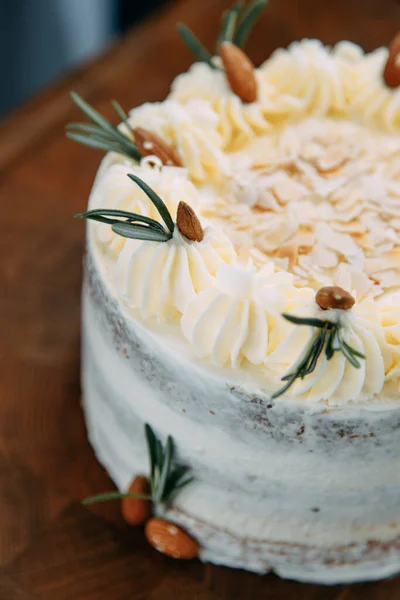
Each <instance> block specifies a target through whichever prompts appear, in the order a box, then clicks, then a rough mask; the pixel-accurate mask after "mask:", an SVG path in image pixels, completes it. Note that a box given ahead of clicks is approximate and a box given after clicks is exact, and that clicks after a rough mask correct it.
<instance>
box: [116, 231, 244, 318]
mask: <svg viewBox="0 0 400 600" xmlns="http://www.w3.org/2000/svg"><path fill="white" fill-rule="evenodd" d="M234 256H235V251H234V249H233V247H232V244H231V243H230V241H229V240H228V238H227V237H226V236H225V235H224V234H223V232H222V231H220V230H218V229H216V228H215V227H213V226H206V227H205V230H204V239H203V240H202V241H201V242H191V241H190V240H188V239H187V238H185V237H184V236H183V235H182V234H181V233H180V232H179V229H178V227H175V230H174V234H173V237H172V238H171V240H169V241H168V242H163V243H159V244H155V243H154V242H148V241H144V242H143V241H142V242H140V241H137V240H127V241H126V242H125V245H124V249H123V250H122V252H121V253H120V255H119V257H118V260H117V264H116V287H117V290H118V292H119V293H120V296H121V299H122V301H123V302H124V304H125V305H126V306H128V307H129V308H139V309H140V313H141V316H142V318H144V319H146V318H149V317H156V318H157V320H158V321H161V320H173V319H174V318H177V317H178V316H179V314H180V313H182V312H183V310H184V309H185V307H186V304H187V303H188V302H190V300H191V299H192V298H195V297H196V295H197V294H199V293H200V292H202V291H203V290H205V289H208V288H211V286H212V285H213V282H214V278H215V273H216V271H217V268H218V265H219V264H221V263H222V264H225V261H227V262H230V261H231V260H232V259H233V258H234Z"/></svg>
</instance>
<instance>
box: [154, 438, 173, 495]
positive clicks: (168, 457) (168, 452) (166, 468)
mask: <svg viewBox="0 0 400 600" xmlns="http://www.w3.org/2000/svg"><path fill="white" fill-rule="evenodd" d="M173 452H174V447H173V442H172V437H171V436H170V435H169V436H168V439H167V443H166V446H165V454H164V460H163V463H162V468H161V471H160V478H159V481H158V484H157V489H156V490H155V497H154V501H155V502H161V501H162V500H163V499H164V491H165V486H166V483H167V479H168V474H169V472H170V469H171V461H172V457H173Z"/></svg>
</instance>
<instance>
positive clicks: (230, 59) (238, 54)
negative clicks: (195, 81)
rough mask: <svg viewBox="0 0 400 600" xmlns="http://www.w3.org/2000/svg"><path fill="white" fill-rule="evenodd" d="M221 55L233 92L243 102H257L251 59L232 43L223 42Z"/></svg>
mask: <svg viewBox="0 0 400 600" xmlns="http://www.w3.org/2000/svg"><path fill="white" fill-rule="evenodd" d="M219 55H220V57H221V59H222V64H223V65H224V69H225V74H226V77H227V79H228V81H229V85H230V87H231V90H232V92H233V93H234V94H236V95H237V96H239V98H240V99H241V100H242V101H243V102H255V100H256V99H257V81H256V77H255V74H254V65H253V63H252V62H251V60H250V59H249V57H248V56H247V55H246V54H245V53H244V52H243V50H241V49H240V48H238V47H237V46H235V45H234V44H231V42H223V43H222V44H221V45H220V47H219Z"/></svg>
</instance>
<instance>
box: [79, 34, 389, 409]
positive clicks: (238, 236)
mask: <svg viewBox="0 0 400 600" xmlns="http://www.w3.org/2000/svg"><path fill="white" fill-rule="evenodd" d="M223 48H224V49H223V50H222V51H220V56H219V57H214V58H212V59H211V60H208V62H198V63H195V64H194V65H193V66H192V67H191V68H190V69H189V71H188V72H187V73H184V74H182V75H179V76H178V77H177V78H176V79H175V81H174V82H173V85H172V89H171V92H170V94H169V96H168V97H167V98H166V100H164V101H163V102H159V103H151V104H150V103H148V104H144V105H142V106H139V107H137V108H135V109H133V110H132V111H131V112H130V114H129V116H125V117H124V122H123V123H122V124H121V125H120V126H119V128H118V130H117V132H118V134H117V135H119V136H121V135H122V136H123V137H125V138H126V139H127V140H128V142H126V143H125V142H123V144H125V145H126V144H131V145H132V146H134V144H135V143H136V146H135V147H136V148H139V150H140V152H139V156H138V157H137V156H136V155H134V153H133V152H132V151H130V155H129V156H127V154H129V152H128V151H125V152H124V151H123V150H121V146H118V147H115V148H114V147H113V148H112V149H113V150H116V151H114V152H112V153H111V154H108V156H107V157H106V159H105V161H104V162H103V165H102V167H101V169H100V172H99V174H98V176H97V179H96V182H95V185H94V188H93V191H92V195H91V199H90V207H89V208H90V209H98V210H99V209H102V210H103V213H104V210H108V211H110V210H111V211H121V210H123V211H129V212H131V213H134V214H136V215H141V216H142V217H145V218H147V219H150V220H152V221H155V222H156V224H155V225H154V223H153V225H152V224H151V223H150V229H152V233H151V235H150V237H146V236H147V235H148V234H147V233H145V234H143V232H142V233H140V234H138V233H137V232H138V231H139V230H140V227H141V228H142V229H143V228H146V227H147V225H148V224H149V223H147V222H144V221H141V223H140V224H139V229H137V226H136V225H135V226H134V227H133V229H132V220H131V222H130V224H128V229H130V233H128V234H127V233H126V231H127V230H125V233H122V234H121V227H119V226H117V228H115V226H114V225H113V227H112V228H111V227H110V222H108V221H107V220H106V221H105V222H103V223H92V224H91V225H90V228H89V238H90V242H91V244H92V245H93V247H94V248H95V251H96V254H97V255H98V257H99V259H100V261H101V262H102V263H103V264H104V268H105V273H106V277H107V279H108V280H109V282H110V283H111V284H112V286H113V289H114V290H115V294H116V296H117V297H118V299H119V302H120V303H121V307H123V310H124V311H125V313H126V314H127V315H128V316H129V317H130V318H132V319H133V320H136V321H137V320H138V321H140V322H144V323H145V325H146V323H147V324H148V325H149V327H150V329H151V330H152V331H157V330H159V331H160V332H162V331H164V328H165V327H168V328H169V330H171V331H173V335H174V336H176V337H177V339H178V338H179V340H180V341H182V340H183V341H184V344H185V345H186V346H185V347H186V348H187V351H188V352H189V353H191V354H192V355H193V357H194V358H195V360H200V363H201V365H202V366H203V367H204V368H205V369H207V367H208V366H211V365H214V366H216V367H217V368H218V369H220V370H221V373H223V376H224V377H226V379H228V380H229V372H233V371H235V374H236V375H237V373H239V374H240V373H241V372H243V373H244V372H246V373H247V374H248V373H250V375H251V374H254V375H257V381H258V382H259V381H260V380H261V381H262V388H263V391H264V392H265V393H266V394H267V395H273V394H275V395H280V394H281V393H285V396H287V397H290V398H295V399H298V400H299V401H302V402H314V403H315V402H318V403H323V404H326V405H328V406H338V405H342V404H347V403H349V402H350V403H355V404H356V403H359V404H360V403H362V404H369V403H371V402H372V403H374V402H379V401H380V399H381V398H382V397H390V398H395V397H396V396H397V395H398V383H399V373H400V370H399V366H400V352H399V350H400V346H399V344H400V305H399V300H400V244H399V239H400V135H399V130H400V87H394V86H393V85H392V86H391V87H389V85H388V82H386V81H385V80H384V78H383V73H384V72H385V65H386V69H387V65H388V54H389V51H388V49H386V48H380V49H378V50H376V51H374V52H372V53H370V54H365V53H364V52H363V51H362V50H361V49H360V48H359V47H358V46H356V45H354V44H352V43H350V42H341V43H339V44H337V45H336V46H335V47H333V48H329V47H326V46H324V45H323V44H322V43H321V42H319V41H318V40H302V41H300V42H294V43H293V44H291V45H290V46H289V47H288V48H287V49H278V50H277V51H275V52H274V53H273V54H272V56H271V57H270V58H269V59H268V60H266V61H265V62H264V63H263V64H262V65H261V66H260V67H259V68H254V67H253V66H252V65H251V63H250V62H249V60H248V58H247V57H246V55H244V54H243V55H242V54H241V51H240V50H238V49H237V48H236V46H234V45H233V44H230V43H229V42H228V43H225V44H223ZM389 59H391V55H390V56H389ZM399 83H400V81H399ZM246 95H247V96H246ZM253 96H254V97H253ZM249 100H250V101H249ZM123 116H124V115H123ZM78 141H79V140H78ZM118 142H119V144H120V145H121V140H120V139H119V140H118ZM129 174H133V176H134V178H135V177H136V178H140V181H142V182H145V184H147V185H148V186H149V188H150V191H151V190H152V191H153V193H154V192H155V193H156V194H157V195H158V197H160V198H161V199H162V202H163V203H164V205H165V210H167V212H168V213H169V215H170V217H171V219H172V221H173V223H172V225H170V226H168V219H167V220H166V219H165V218H163V214H162V210H161V212H160V207H159V206H158V205H157V203H156V204H155V203H154V202H153V201H152V198H151V195H150V197H149V193H148V188H145V187H143V185H136V184H135V182H132V181H131V180H130V179H129V177H128V176H127V175H129ZM136 182H137V181H136ZM178 206H179V210H178ZM177 210H178V215H177ZM176 215H177V216H176ZM114 216H116V217H117V218H118V216H117V214H115V215H114ZM121 216H122V215H121ZM103 221H104V214H103ZM175 222H176V223H175ZM160 224H161V227H160ZM118 227H119V230H118ZM135 227H136V229H135ZM116 229H117V230H118V231H119V232H118V231H116ZM155 230H157V231H158V234H157V235H158V237H157V235H155V237H154V231H155ZM162 230H163V231H164V233H162ZM133 231H135V232H136V234H134V233H132V232H133ZM137 235H139V237H143V235H144V239H132V238H135V237H137ZM152 236H153V237H152ZM162 236H164V237H162ZM130 238H131V239H130ZM321 288H322V289H323V292H322V295H320V296H319V297H318V296H317V301H316V293H317V292H318V290H321ZM338 290H339V291H338ZM324 294H325V300H324V302H325V304H324V302H322V301H321V298H323V297H324ZM338 294H339V295H338ZM335 298H336V299H335ZM349 298H350V299H351V300H350V302H349V304H346V305H345V304H343V303H346V302H347V299H349ZM341 302H342V304H340V303H341ZM285 315H286V318H284V316H285Z"/></svg>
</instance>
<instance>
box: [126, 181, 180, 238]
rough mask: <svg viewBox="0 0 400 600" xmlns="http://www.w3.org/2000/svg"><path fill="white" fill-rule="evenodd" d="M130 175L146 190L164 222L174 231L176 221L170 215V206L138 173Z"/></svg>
mask: <svg viewBox="0 0 400 600" xmlns="http://www.w3.org/2000/svg"><path fill="white" fill-rule="evenodd" d="M128 177H129V178H130V179H132V181H134V182H135V183H136V184H137V185H138V186H139V187H140V188H141V189H142V190H143V191H144V193H145V194H146V195H147V196H148V198H149V199H150V200H151V201H152V203H153V204H154V206H155V207H156V209H157V210H158V212H159V213H160V216H161V218H162V220H163V221H164V223H165V224H166V226H167V227H168V229H169V231H170V232H171V234H172V233H173V232H174V228H175V225H174V222H173V220H172V217H171V215H170V212H169V210H168V208H167V207H166V206H165V204H164V202H163V201H162V200H161V198H160V196H159V195H158V194H156V192H155V191H154V190H152V189H151V187H149V186H148V185H147V183H145V182H144V181H143V180H142V179H140V178H139V177H137V176H136V175H133V174H132V173H129V174H128Z"/></svg>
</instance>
